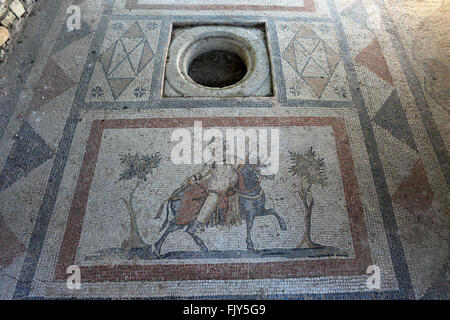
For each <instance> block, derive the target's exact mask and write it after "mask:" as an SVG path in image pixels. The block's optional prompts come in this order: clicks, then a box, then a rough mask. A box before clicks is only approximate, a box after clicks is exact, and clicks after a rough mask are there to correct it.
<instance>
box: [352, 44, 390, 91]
mask: <svg viewBox="0 0 450 320" xmlns="http://www.w3.org/2000/svg"><path fill="white" fill-rule="evenodd" d="M355 62H357V63H358V64H360V65H362V66H364V67H366V68H367V69H369V70H370V71H372V72H373V73H374V74H376V75H377V76H378V77H380V78H381V79H383V80H384V81H386V82H388V83H390V84H391V85H392V86H394V81H393V80H392V76H391V72H390V71H389V67H388V65H387V63H386V59H385V58H384V55H383V51H382V49H381V46H380V43H379V42H378V39H377V38H374V39H373V40H372V41H371V42H370V43H369V44H368V45H367V47H365V48H364V49H363V50H362V51H361V52H360V53H358V54H357V55H356V57H355Z"/></svg>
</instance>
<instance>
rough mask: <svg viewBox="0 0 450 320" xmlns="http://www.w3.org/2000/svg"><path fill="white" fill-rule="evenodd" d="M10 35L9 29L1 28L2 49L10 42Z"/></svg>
mask: <svg viewBox="0 0 450 320" xmlns="http://www.w3.org/2000/svg"><path fill="white" fill-rule="evenodd" d="M9 37H10V34H9V31H8V29H6V28H5V27H0V47H1V46H2V45H4V44H5V43H6V41H8V40H9Z"/></svg>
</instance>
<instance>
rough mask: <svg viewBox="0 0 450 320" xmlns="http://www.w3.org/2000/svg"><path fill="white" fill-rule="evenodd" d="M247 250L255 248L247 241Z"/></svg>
mask: <svg viewBox="0 0 450 320" xmlns="http://www.w3.org/2000/svg"><path fill="white" fill-rule="evenodd" d="M247 250H255V246H254V245H253V243H247Z"/></svg>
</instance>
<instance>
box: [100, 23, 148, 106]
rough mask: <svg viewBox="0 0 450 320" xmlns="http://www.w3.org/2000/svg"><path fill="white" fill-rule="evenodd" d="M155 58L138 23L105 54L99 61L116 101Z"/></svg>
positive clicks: (126, 31)
mask: <svg viewBox="0 0 450 320" xmlns="http://www.w3.org/2000/svg"><path fill="white" fill-rule="evenodd" d="M154 56H155V54H154V52H153V50H152V48H151V47H150V44H149V43H148V41H147V39H146V37H145V34H144V32H143V31H142V28H141V26H140V25H139V23H138V22H134V23H133V24H132V25H131V26H130V27H129V28H128V29H127V30H125V31H124V33H123V34H122V35H121V36H120V38H119V39H117V40H116V41H114V42H113V43H112V44H111V45H110V46H109V47H108V48H107V49H106V50H105V52H103V54H102V55H101V56H100V58H99V61H100V63H101V65H102V67H103V72H104V74H105V76H106V80H107V82H108V84H109V86H110V89H111V92H112V94H113V97H114V99H117V98H118V97H119V96H120V95H121V94H122V93H123V92H124V91H125V89H126V88H127V87H128V86H129V85H130V84H131V83H132V82H133V80H134V79H135V78H136V77H137V76H138V75H139V74H140V73H141V72H142V71H143V70H144V69H145V67H146V66H147V65H148V64H149V63H150V62H151V61H152V60H153V58H154Z"/></svg>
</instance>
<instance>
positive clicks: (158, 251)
mask: <svg viewBox="0 0 450 320" xmlns="http://www.w3.org/2000/svg"><path fill="white" fill-rule="evenodd" d="M153 254H154V255H155V257H156V258H158V259H159V258H160V257H161V250H158V249H155V250H153Z"/></svg>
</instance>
